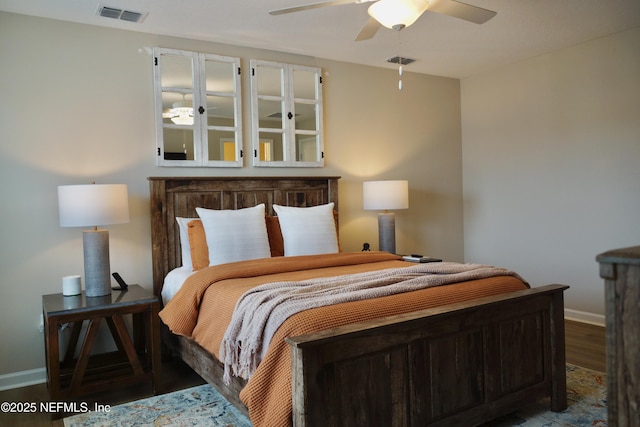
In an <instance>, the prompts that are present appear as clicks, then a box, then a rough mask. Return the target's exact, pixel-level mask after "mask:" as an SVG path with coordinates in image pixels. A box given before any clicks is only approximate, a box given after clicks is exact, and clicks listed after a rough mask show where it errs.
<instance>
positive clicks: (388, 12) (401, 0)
mask: <svg viewBox="0 0 640 427" xmlns="http://www.w3.org/2000/svg"><path fill="white" fill-rule="evenodd" d="M428 6H429V3H428V2H427V1H426V0H379V1H377V2H375V3H373V4H372V5H371V6H369V9H368V12H369V15H370V16H371V17H372V18H374V19H375V20H376V21H378V22H379V23H380V24H382V25H384V26H385V27H387V28H392V29H393V27H394V26H396V25H399V26H400V29H402V28H404V27H408V26H409V25H411V24H413V23H414V22H416V19H418V18H419V17H420V15H422V14H423V13H424V11H425V10H427V7H428Z"/></svg>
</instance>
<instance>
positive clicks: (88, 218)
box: [58, 184, 129, 297]
mask: <svg viewBox="0 0 640 427" xmlns="http://www.w3.org/2000/svg"><path fill="white" fill-rule="evenodd" d="M58 209H59V212H60V226H61V227H87V226H93V229H92V230H84V231H83V232H82V248H83V253H84V283H85V291H86V296H87V297H99V296H104V295H109V294H111V272H110V265H109V232H108V231H107V230H98V226H99V225H108V224H122V223H125V222H129V201H128V196H127V186H126V185H125V184H103V185H96V184H89V185H62V186H59V187H58Z"/></svg>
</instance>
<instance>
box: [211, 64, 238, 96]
mask: <svg viewBox="0 0 640 427" xmlns="http://www.w3.org/2000/svg"><path fill="white" fill-rule="evenodd" d="M235 73H236V68H235V64H233V63H230V62H220V61H214V60H210V59H207V60H206V61H205V88H206V90H207V92H227V93H234V92H235V81H234V80H235Z"/></svg>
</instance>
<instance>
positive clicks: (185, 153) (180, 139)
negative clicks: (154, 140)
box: [164, 128, 195, 160]
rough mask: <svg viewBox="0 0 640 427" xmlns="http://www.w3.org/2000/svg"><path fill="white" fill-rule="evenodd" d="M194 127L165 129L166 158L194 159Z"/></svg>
mask: <svg viewBox="0 0 640 427" xmlns="http://www.w3.org/2000/svg"><path fill="white" fill-rule="evenodd" d="M194 159H195V147H194V144H193V129H188V128H183V129H178V128H165V129H164V160H194Z"/></svg>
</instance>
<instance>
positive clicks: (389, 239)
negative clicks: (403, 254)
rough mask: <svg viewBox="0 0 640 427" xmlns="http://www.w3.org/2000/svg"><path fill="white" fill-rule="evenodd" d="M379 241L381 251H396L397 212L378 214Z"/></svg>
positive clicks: (393, 252)
mask: <svg viewBox="0 0 640 427" xmlns="http://www.w3.org/2000/svg"><path fill="white" fill-rule="evenodd" d="M378 241H379V246H380V250H381V251H386V252H389V253H392V254H395V253H396V214H394V213H389V212H385V213H379V214H378Z"/></svg>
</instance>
